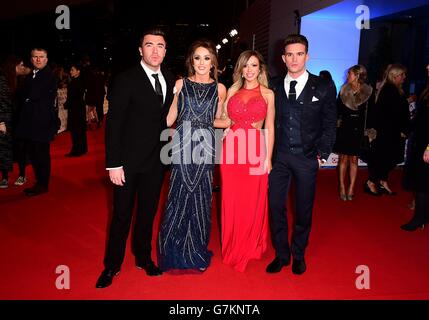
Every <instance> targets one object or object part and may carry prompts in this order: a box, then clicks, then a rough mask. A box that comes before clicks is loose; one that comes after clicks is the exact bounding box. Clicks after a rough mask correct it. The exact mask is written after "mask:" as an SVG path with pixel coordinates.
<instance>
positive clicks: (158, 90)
mask: <svg viewBox="0 0 429 320" xmlns="http://www.w3.org/2000/svg"><path fill="white" fill-rule="evenodd" d="M152 77H154V78H155V92H156V95H157V96H158V98H159V102H160V103H161V106H162V105H163V104H164V95H163V94H162V87H161V82H159V78H158V74H157V73H154V74H153V75H152Z"/></svg>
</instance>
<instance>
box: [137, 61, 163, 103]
mask: <svg viewBox="0 0 429 320" xmlns="http://www.w3.org/2000/svg"><path fill="white" fill-rule="evenodd" d="M140 64H141V66H142V67H143V70H144V71H145V72H146V74H147V77H148V78H149V81H150V83H151V84H152V87H153V90H155V78H154V77H152V75H153V74H155V73H156V74H158V79H159V82H160V83H161V88H162V95H163V101H165V95H166V94H167V82H165V78H164V76H163V75H162V73H161V68H159V69H158V70H157V71H153V70H152V69H150V68H149V67H148V66H147V65H145V64H144V62H143V61H140Z"/></svg>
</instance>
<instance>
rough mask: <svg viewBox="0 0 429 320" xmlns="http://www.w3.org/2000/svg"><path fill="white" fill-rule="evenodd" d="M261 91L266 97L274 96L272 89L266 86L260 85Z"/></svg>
mask: <svg viewBox="0 0 429 320" xmlns="http://www.w3.org/2000/svg"><path fill="white" fill-rule="evenodd" d="M261 93H262V95H263V96H264V97H266V98H270V99H271V98H274V91H273V90H271V89H269V88H267V87H266V86H263V85H261Z"/></svg>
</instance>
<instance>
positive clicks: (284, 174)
mask: <svg viewBox="0 0 429 320" xmlns="http://www.w3.org/2000/svg"><path fill="white" fill-rule="evenodd" d="M318 170H319V163H318V161H317V159H308V158H307V157H305V156H304V155H293V154H281V153H280V154H277V156H276V159H275V162H274V165H273V169H272V171H271V173H270V175H269V191H268V195H269V203H270V227H271V237H272V242H273V246H274V249H275V250H276V256H277V257H279V258H282V259H284V260H288V259H290V254H291V253H292V255H293V257H294V258H295V259H303V258H304V254H305V249H306V247H307V244H308V238H309V235H310V229H311V221H312V211H313V203H314V196H315V191H316V178H317V172H318ZM292 180H294V183H295V188H296V190H295V191H296V193H295V220H294V229H293V236H292V245H291V247H290V246H289V240H288V239H289V238H288V236H289V230H288V221H287V216H286V213H287V200H288V193H289V187H290V184H291V181H292ZM291 251H292V252H291Z"/></svg>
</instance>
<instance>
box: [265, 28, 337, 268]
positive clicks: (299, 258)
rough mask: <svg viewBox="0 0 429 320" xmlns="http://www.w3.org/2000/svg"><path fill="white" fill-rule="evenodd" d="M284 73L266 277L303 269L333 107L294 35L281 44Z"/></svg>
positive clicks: (331, 136) (331, 138) (328, 87)
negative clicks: (291, 217)
mask: <svg viewBox="0 0 429 320" xmlns="http://www.w3.org/2000/svg"><path fill="white" fill-rule="evenodd" d="M284 48H285V49H284V55H283V56H282V58H283V61H284V62H285V64H286V66H287V68H288V73H287V75H286V77H285V78H282V79H281V81H278V82H277V83H276V84H275V85H274V90H275V106H276V121H275V128H276V138H275V150H274V155H273V169H272V171H271V173H270V176H269V203H270V227H271V235H272V241H273V245H274V248H275V251H276V257H275V259H274V260H273V261H272V262H271V263H270V264H269V265H268V266H267V269H266V271H267V272H268V273H276V272H279V271H280V270H281V269H282V268H283V267H284V266H287V265H289V263H290V259H291V258H290V256H291V254H292V256H293V264H292V272H293V273H294V274H303V273H304V272H305V271H306V264H305V260H304V254H305V249H306V247H307V244H308V238H309V235H310V229H311V220H312V211H313V202H314V196H315V190H316V176H317V172H318V169H319V167H320V165H321V164H322V163H324V162H326V159H328V157H329V154H330V152H331V149H332V146H333V144H334V142H335V124H336V118H337V117H336V105H335V98H336V97H335V89H334V85H333V83H329V82H328V81H326V80H324V79H322V78H320V77H318V76H315V75H313V74H310V73H309V72H307V71H306V66H305V64H306V62H307V60H308V58H309V56H308V41H307V39H306V38H305V37H304V36H302V35H299V34H294V35H289V36H288V37H287V38H286V40H285V42H284ZM292 179H293V180H294V181H295V187H296V190H295V191H296V197H295V213H296V216H295V221H294V222H295V223H294V230H293V231H294V232H293V237H292V244H291V246H289V240H288V222H287V216H286V203H287V198H288V192H289V186H290V183H291V181H292Z"/></svg>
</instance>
